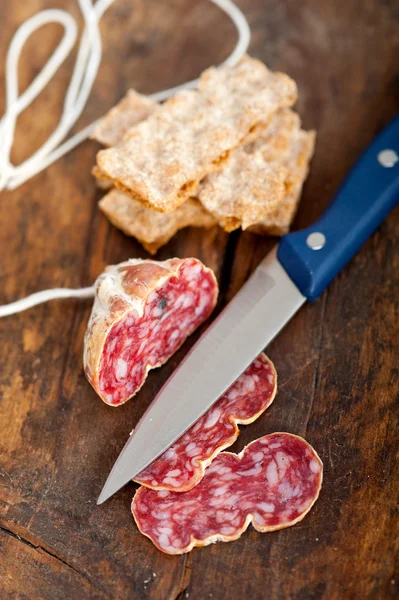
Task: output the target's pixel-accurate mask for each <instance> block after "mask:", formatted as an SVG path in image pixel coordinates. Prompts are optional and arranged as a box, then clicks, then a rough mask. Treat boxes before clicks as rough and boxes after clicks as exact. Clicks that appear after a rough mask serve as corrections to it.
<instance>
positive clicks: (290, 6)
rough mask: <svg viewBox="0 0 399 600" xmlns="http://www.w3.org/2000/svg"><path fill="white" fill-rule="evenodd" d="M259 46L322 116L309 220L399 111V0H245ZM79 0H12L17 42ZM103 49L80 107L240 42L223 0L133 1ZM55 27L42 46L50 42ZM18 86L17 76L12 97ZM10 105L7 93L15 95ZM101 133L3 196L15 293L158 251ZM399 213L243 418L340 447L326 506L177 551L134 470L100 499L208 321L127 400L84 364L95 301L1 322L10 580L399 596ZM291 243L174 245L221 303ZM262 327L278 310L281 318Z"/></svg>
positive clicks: (166, 592)
mask: <svg viewBox="0 0 399 600" xmlns="http://www.w3.org/2000/svg"><path fill="white" fill-rule="evenodd" d="M238 4H239V5H240V7H242V9H243V10H244V11H245V13H246V15H247V16H248V19H249V21H250V24H251V27H252V31H253V40H252V46H251V52H252V54H254V55H255V56H257V57H259V58H261V59H262V60H264V61H265V62H266V63H267V64H268V65H269V66H270V67H272V68H274V69H280V70H284V71H286V72H288V73H289V74H290V75H292V76H293V77H294V78H295V79H296V80H297V81H298V85H299V90H300V99H299V102H298V110H299V112H300V114H301V115H302V117H303V121H304V124H305V126H306V127H315V128H316V129H317V130H318V140H317V148H316V155H315V158H314V161H313V164H312V170H311V174H310V177H309V180H308V182H307V184H306V187H305V192H304V197H303V201H302V203H301V206H300V210H299V213H298V217H297V219H296V223H295V226H296V227H297V228H299V227H303V226H306V225H308V224H309V223H310V222H311V221H312V220H314V219H315V218H317V216H318V215H319V214H320V213H321V211H322V210H323V208H324V207H325V206H326V204H327V203H328V201H329V200H330V199H331V197H332V195H333V192H334V190H335V189H336V187H337V185H338V184H339V182H340V180H341V179H342V177H343V175H344V174H345V172H346V171H347V170H348V168H349V167H350V166H351V164H352V163H353V162H354V160H355V159H356V157H357V156H358V154H359V153H360V152H361V150H362V149H363V148H364V147H365V146H366V145H367V143H368V142H369V141H371V139H372V138H373V136H374V135H375V133H376V132H377V131H378V130H379V129H380V128H381V127H382V126H383V125H384V124H385V123H386V122H388V120H389V119H390V118H391V117H392V116H393V115H394V113H395V110H396V111H397V108H398V100H399V76H398V70H397V56H398V51H399V27H398V25H399V14H398V10H397V4H396V2H395V1H394V0H385V1H384V2H378V0H370V1H369V2H360V1H359V0H347V1H346V2H338V1H337V0H335V1H331V2H328V3H320V2H317V1H316V0H304V1H303V2H301V3H298V2H294V1H293V0H286V1H282V2H278V3H276V2H273V1H272V0H240V1H239V2H238ZM49 7H60V8H68V10H69V9H70V10H71V12H72V13H73V14H74V15H75V16H77V17H78V16H79V15H78V10H77V5H76V3H75V2H73V1H72V0H51V1H50V0H30V1H28V2H24V3H16V2H15V3H11V2H9V3H5V2H3V3H0V20H1V24H2V32H3V35H2V36H0V57H2V60H1V65H0V69H1V70H2V71H1V73H0V80H1V81H3V75H4V57H5V53H6V49H7V46H8V43H9V41H10V39H11V36H12V34H13V32H14V31H15V29H16V27H17V26H18V25H19V24H20V23H22V21H23V20H25V19H26V18H28V17H29V16H31V15H32V14H34V13H35V12H36V11H38V10H41V9H43V8H49ZM101 28H102V34H103V39H104V57H103V62H102V65H101V68H100V72H99V76H98V79H97V81H96V84H95V87H94V89H93V93H92V95H91V99H90V103H89V105H88V107H87V108H86V110H85V113H84V115H83V116H82V118H81V119H80V123H79V126H81V125H83V124H85V123H88V122H90V121H91V120H93V119H95V118H97V117H98V116H100V115H101V114H102V113H104V112H105V111H106V110H107V109H108V108H109V107H110V106H112V105H113V104H114V103H115V102H116V101H117V100H118V99H119V98H120V97H121V96H122V95H123V94H124V92H125V90H126V89H127V88H128V87H132V86H133V87H136V88H137V89H138V90H139V91H143V92H151V91H155V90H157V89H160V88H162V87H167V86H170V85H174V84H177V83H180V82H182V81H184V80H186V79H188V78H192V77H195V76H196V75H197V74H198V73H199V72H200V71H201V70H202V69H203V68H205V67H206V66H207V65H208V64H211V63H213V62H217V61H220V60H222V59H223V58H225V57H226V56H227V54H228V52H229V51H230V49H231V48H232V46H233V44H234V40H235V33H234V29H233V27H232V26H231V24H230V23H229V22H228V20H227V19H226V18H225V17H224V16H223V14H222V13H220V11H218V10H217V9H216V8H215V7H214V6H212V5H211V4H210V3H207V2H205V0H201V1H195V0H173V1H170V2H168V3H161V2H156V1H155V0H147V1H146V2H144V0H135V1H134V2H128V1H127V0H118V1H117V2H116V3H115V5H114V6H113V7H112V8H111V9H110V10H109V12H108V14H107V15H106V16H105V17H104V19H103V22H102V26H101ZM59 39H60V31H59V29H57V28H51V27H46V28H44V29H43V31H42V33H40V34H37V35H36V38H34V39H33V40H32V41H31V42H30V44H29V46H28V47H27V49H26V52H24V54H23V58H22V64H21V68H20V77H21V88H22V89H23V88H24V86H26V85H27V83H28V82H29V81H30V80H31V78H32V77H33V76H34V75H35V74H36V73H37V70H38V69H39V68H40V65H41V64H43V61H44V60H45V59H46V57H47V56H48V53H49V52H50V50H51V49H52V48H53V47H54V45H55V43H56V42H57V40H59ZM39 41H40V43H39ZM72 64H73V63H72V59H69V60H67V61H66V63H65V64H64V65H63V66H62V67H61V68H60V71H59V73H58V74H57V78H56V80H55V81H54V84H52V85H51V86H50V87H49V88H48V90H46V91H45V92H44V93H43V94H42V95H41V96H40V97H39V99H38V100H37V101H36V102H35V103H34V105H33V106H32V109H28V110H27V111H26V113H24V114H23V115H22V116H21V119H20V122H19V125H18V132H17V133H18V135H17V139H16V144H15V148H14V151H13V158H14V160H16V161H19V160H21V159H22V158H23V157H25V156H27V155H28V154H29V153H30V152H31V151H32V150H33V149H34V148H36V147H37V146H38V145H39V144H40V142H41V141H42V140H43V139H44V137H45V136H46V134H47V133H48V132H49V131H51V129H52V128H53V127H54V125H55V123H56V120H57V117H58V115H59V107H60V104H61V101H62V96H63V93H64V90H65V86H66V85H67V83H68V80H69V77H70V73H71V67H72ZM3 96H4V94H1V95H0V102H2V101H3ZM2 109H3V105H2V106H0V112H1V111H2ZM96 150H97V147H96V145H95V144H94V143H92V142H86V143H84V144H82V145H81V146H80V147H79V148H77V149H76V150H74V151H73V152H72V153H70V154H69V155H68V156H66V157H64V158H63V159H62V160H60V161H58V162H57V163H56V164H55V165H53V166H51V167H50V168H48V169H47V170H46V171H45V172H44V173H42V174H41V175H39V176H37V177H35V178H34V179H32V180H31V181H30V182H28V183H27V184H25V185H24V186H22V187H21V188H19V189H17V190H16V191H14V192H3V193H2V194H1V196H0V208H1V210H2V215H3V227H2V228H1V229H0V248H1V254H2V261H1V265H0V282H1V289H0V303H4V302H8V301H12V300H13V299H15V298H18V297H21V296H23V295H25V294H27V293H30V292H33V291H36V290H39V289H43V288H47V287H53V286H76V287H78V286H81V285H88V284H90V283H91V282H92V281H93V279H94V278H95V277H96V276H97V275H98V273H99V272H100V271H101V270H102V269H103V268H104V266H105V265H107V264H110V263H115V262H119V261H121V260H125V259H126V258H128V257H137V256H144V255H145V253H144V252H143V250H142V249H141V247H140V246H139V245H138V244H136V243H135V242H134V241H132V240H130V239H128V238H126V237H125V236H123V235H122V234H121V233H120V232H118V231H117V230H116V229H114V228H113V227H112V226H110V225H109V224H108V223H107V221H106V219H105V218H104V217H103V216H102V215H101V214H100V212H99V211H98V210H97V202H98V199H99V197H100V195H99V192H97V191H96V190H95V187H94V185H93V181H92V177H91V176H90V168H91V166H92V164H93V162H94V156H95V153H96ZM398 239H399V211H398V209H396V210H395V211H394V212H393V213H392V214H391V215H390V217H389V218H388V219H387V221H386V222H385V223H384V224H383V225H382V227H381V228H380V229H379V231H378V232H377V233H376V234H375V235H374V236H373V237H372V239H371V240H369V242H368V243H367V244H366V245H365V246H364V248H363V249H362V250H361V252H360V253H359V254H358V256H357V257H356V258H355V259H354V260H353V261H352V262H351V264H350V265H349V267H348V268H346V269H345V271H344V272H343V273H342V274H341V275H340V276H339V277H338V278H337V279H336V281H334V283H333V284H332V285H331V287H330V288H329V290H328V291H327V292H326V293H325V294H324V295H323V296H322V297H321V298H320V299H319V300H318V301H317V302H316V303H314V304H312V305H308V306H305V307H304V308H303V309H302V310H301V311H300V313H299V314H298V315H297V316H296V318H295V319H294V320H293V321H292V322H291V323H290V324H289V325H288V326H287V328H286V329H285V330H284V331H283V332H282V333H281V334H280V336H279V337H278V339H276V340H275V342H274V343H273V344H272V345H271V346H270V349H269V350H268V353H269V355H270V356H271V358H272V359H273V360H274V361H275V364H276V367H277V370H278V373H279V393H278V397H277V399H276V401H275V403H274V404H273V406H272V407H271V409H270V410H269V411H268V412H267V413H266V414H265V415H264V416H263V417H262V418H261V419H259V420H258V421H257V422H256V423H254V424H253V425H251V426H250V427H247V428H244V429H243V431H242V434H241V436H240V439H239V440H238V442H237V443H236V444H235V447H234V449H241V448H242V447H243V446H244V445H245V444H246V443H248V442H249V441H250V440H251V439H254V438H255V437H258V436H260V435H262V434H265V433H270V432H272V431H276V430H277V431H278V430H280V431H281V430H282V431H290V432H294V433H299V434H301V435H304V436H305V437H306V439H307V440H308V441H309V442H310V443H312V444H313V445H314V446H315V448H316V449H317V450H318V452H319V453H320V455H321V457H322V459H323V461H324V464H325V483H324V487H323V490H322V494H321V497H320V499H319V501H318V502H317V504H316V505H315V508H314V510H313V511H312V512H311V513H310V514H309V515H308V516H307V517H306V519H305V520H304V521H303V522H301V523H300V524H298V525H297V526H295V527H293V528H291V529H288V530H285V531H281V532H276V533H273V534H270V535H260V534H258V533H256V532H255V531H252V530H251V531H248V532H247V533H246V534H245V535H244V536H243V537H242V538H241V539H240V540H238V541H237V542H234V543H231V544H218V545H215V546H212V547H208V548H205V549H199V550H194V551H193V552H192V553H191V554H190V555H189V556H184V557H168V556H165V555H163V554H161V553H160V552H158V551H157V550H156V549H155V547H153V546H152V544H151V543H150V542H149V540H147V539H146V538H144V537H142V536H141V535H139V533H138V531H137V529H136V527H135V526H134V524H133V522H132V518H131V515H130V512H129V505H130V501H131V497H132V495H133V491H134V489H135V486H134V485H133V484H132V485H130V486H127V487H126V488H125V489H123V490H122V491H121V492H120V493H118V494H117V495H115V496H114V497H113V498H112V499H111V500H110V501H109V502H107V503H105V504H104V505H102V506H101V507H97V506H96V504H95V499H96V497H97V495H98V493H99V491H100V489H101V486H102V484H103V482H104V479H105V477H106V475H107V473H108V471H109V469H110V468H111V466H112V464H113V462H114V460H115V458H116V456H117V454H118V452H119V450H120V449H121V447H122V446H123V444H124V442H125V438H126V435H127V433H128V431H129V430H130V429H131V428H132V427H133V426H134V424H135V423H136V422H137V420H138V418H139V417H140V416H141V414H142V413H143V411H144V409H145V408H146V406H147V405H148V404H149V402H150V401H151V399H152V398H153V396H154V394H155V392H156V391H157V390H158V389H159V388H160V387H161V385H162V383H163V382H164V381H165V380H166V378H167V377H168V376H169V374H170V373H171V372H172V371H173V369H174V368H175V367H176V366H177V365H178V363H179V361H180V360H181V358H182V357H183V356H184V354H185V353H186V352H187V349H188V348H189V347H190V345H191V344H192V343H193V342H194V340H195V339H196V337H197V336H193V337H192V338H191V339H190V340H189V341H188V342H187V343H186V344H185V346H184V347H183V348H182V349H181V350H180V351H179V352H178V353H177V354H176V356H174V357H173V359H171V361H170V362H169V363H168V364H167V365H165V366H164V367H163V368H162V369H161V370H158V371H156V372H152V373H151V374H150V376H149V378H148V380H147V383H146V385H145V387H144V388H143V389H142V390H141V391H140V393H139V395H138V396H137V399H136V400H135V401H132V402H130V403H127V404H126V405H124V406H122V407H119V408H118V409H110V408H109V407H107V406H105V405H104V404H103V403H102V402H101V401H100V400H99V399H98V397H97V396H96V394H95V393H94V391H93V390H92V389H91V388H90V386H89V385H88V383H87V382H86V380H85V378H84V375H83V372H82V340H83V335H84V330H85V326H86V322H87V318H88V314H89V311H90V306H89V304H90V303H89V302H77V301H76V302H75V301H58V302H53V303H50V304H48V305H43V306H40V307H37V308H35V309H32V310H30V311H28V312H25V313H21V314H19V315H16V316H14V317H12V318H8V319H4V320H1V321H0V347H1V350H0V394H1V401H0V525H1V530H0V592H1V593H0V595H1V598H5V599H6V600H9V599H10V600H11V599H12V600H14V598H15V599H20V598H21V599H24V600H38V599H39V600H41V599H43V600H50V599H51V600H53V599H54V598H56V599H58V598H62V599H63V600H69V599H76V598H79V600H80V599H82V600H86V599H90V600H91V599H96V600H97V598H98V599H106V598H107V599H108V598H112V599H117V600H119V599H125V598H129V599H136V598H137V599H140V600H141V599H145V598H151V599H155V600H165V599H171V600H174V599H178V598H179V599H180V600H183V599H185V598H190V599H191V600H203V599H206V598H211V599H212V600H223V599H225V598H233V599H235V598H237V599H242V598H245V599H246V598H251V600H252V599H264V598H268V599H269V598H270V599H271V600H280V599H281V600H283V599H284V600H285V599H291V598H292V599H295V600H307V599H323V600H335V599H342V598H344V599H345V598H348V599H352V598H365V599H372V600H374V599H380V598H381V599H388V598H395V597H397V594H398V584H397V582H398V578H399V575H398V572H397V568H398V566H397V562H396V563H395V560H397V553H398V543H397V540H398V511H397V506H398V504H397V502H398V475H399V473H398V467H397V451H398V443H397V431H398V410H397V399H398V396H399V370H398V354H399V319H398V297H399V259H398V256H399V242H398ZM272 244H273V241H272V240H267V239H262V238H259V237H257V236H255V235H253V234H248V233H244V234H238V233H234V234H233V235H231V236H230V238H228V236H227V235H226V234H225V233H223V232H221V231H219V230H217V229H213V230H210V231H208V232H202V231H197V230H193V231H182V232H180V233H179V234H178V235H177V236H176V237H175V238H174V239H173V240H172V241H171V242H170V243H169V244H168V245H167V246H166V247H165V248H163V249H162V250H161V252H160V253H159V257H160V258H161V259H163V258H167V257H170V256H174V255H176V256H182V257H184V256H197V257H199V258H200V259H201V260H203V261H204V262H205V263H206V264H207V265H209V266H211V267H212V268H214V269H215V271H216V273H217V275H218V277H219V281H220V282H221V288H222V293H221V298H220V303H219V307H218V309H220V308H221V307H222V306H223V305H224V304H225V303H226V302H227V301H228V300H229V299H230V298H231V297H233V295H234V294H235V293H236V292H237V290H238V289H239V288H240V287H241V285H242V284H243V283H244V281H245V280H246V278H247V277H248V275H249V274H250V273H251V272H252V271H253V269H254V268H255V266H256V265H257V264H258V263H259V261H260V260H261V259H262V258H263V256H264V255H265V254H266V252H267V251H268V250H269V249H270V247H271V246H272ZM260 326H261V324H260Z"/></svg>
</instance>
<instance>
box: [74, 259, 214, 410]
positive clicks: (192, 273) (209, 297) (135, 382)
mask: <svg viewBox="0 0 399 600" xmlns="http://www.w3.org/2000/svg"><path fill="white" fill-rule="evenodd" d="M95 288H96V295H95V300H94V305H93V310H92V313H91V316H90V319H89V324H88V328H87V331H86V336H85V347H84V368H85V373H86V376H87V378H88V380H89V382H90V383H91V385H92V386H93V388H94V389H95V390H96V392H97V393H98V394H99V396H100V397H101V398H102V399H103V400H104V402H106V403H107V404H110V405H112V406H117V405H118V404H122V403H123V402H126V400H128V399H129V398H130V397H132V396H133V395H134V394H135V393H136V392H137V391H138V390H139V389H140V388H141V386H142V385H143V383H144V381H145V379H146V376H147V373H148V371H149V370H150V369H154V368H155V367H159V366H160V365H162V364H164V363H165V362H166V361H167V360H168V359H169V358H170V357H171V356H172V354H174V352H176V350H177V349H178V348H179V347H180V346H181V345H182V343H183V342H184V341H185V339H186V338H187V336H188V335H190V334H191V333H192V332H193V331H194V330H195V329H196V328H197V327H198V326H199V325H201V323H203V321H205V319H206V318H207V317H208V316H209V315H210V313H211V312H212V310H213V308H214V306H215V304H216V299H217V294H218V286H217V281H216V278H215V276H214V274H213V272H212V271H211V270H210V269H208V268H207V267H205V266H204V265H203V264H202V263H201V262H200V261H199V260H197V259H195V258H188V259H178V258H173V259H169V260H166V261H164V262H157V261H153V260H140V259H131V260H128V261H126V262H123V263H120V264H119V265H115V266H110V267H107V269H106V270H105V271H104V273H103V274H102V275H100V277H99V278H98V279H97V281H96V284H95Z"/></svg>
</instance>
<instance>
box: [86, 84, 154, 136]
mask: <svg viewBox="0 0 399 600" xmlns="http://www.w3.org/2000/svg"><path fill="white" fill-rule="evenodd" d="M157 107H158V103H157V102H155V101H154V100H151V98H149V97H148V96H143V95H142V94H139V93H137V92H136V91H135V90H128V91H127V93H126V95H125V96H124V97H123V98H122V100H120V102H118V104H116V105H115V106H114V107H113V108H111V110H110V111H108V112H107V114H106V115H105V116H104V117H103V118H102V119H100V121H99V123H98V124H97V125H96V127H95V129H94V131H93V133H92V134H91V136H90V137H91V139H93V140H96V141H97V142H99V143H100V144H103V145H104V146H114V145H115V144H118V143H119V142H120V141H121V140H122V139H123V136H124V135H125V133H126V132H127V131H128V130H129V129H130V128H131V127H133V125H136V124H137V123H140V121H144V120H145V119H146V118H147V117H149V116H150V114H151V113H153V112H154V110H155V109H156V108H157Z"/></svg>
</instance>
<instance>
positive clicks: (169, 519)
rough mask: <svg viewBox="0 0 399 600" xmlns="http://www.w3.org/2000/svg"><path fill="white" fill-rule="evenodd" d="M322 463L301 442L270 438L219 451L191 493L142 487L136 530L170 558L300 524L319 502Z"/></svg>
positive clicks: (285, 435)
mask: <svg viewBox="0 0 399 600" xmlns="http://www.w3.org/2000/svg"><path fill="white" fill-rule="evenodd" d="M322 477H323V465H322V462H321V460H320V458H319V456H318V455H317V453H316V452H315V450H314V449H313V448H312V446H310V445H309V444H308V443H307V442H306V441H305V440H304V439H302V438H300V437H298V436H296V435H292V434H290V433H273V434H271V435H266V436H264V437H261V438H259V439H258V440H255V441H254V442H252V443H251V444H249V445H248V446H247V447H246V448H245V449H244V450H243V451H242V452H241V453H240V454H238V455H237V454H232V453H230V452H222V453H221V454H219V456H218V457H217V458H215V460H214V461H213V462H212V464H211V465H210V466H209V467H208V468H207V469H206V471H205V476H204V478H203V479H202V480H201V481H200V483H199V484H198V485H197V486H196V487H194V488H193V489H192V490H190V491H189V492H184V493H179V492H169V491H166V490H164V491H155V490H149V489H148V488H145V487H141V488H139V490H138V491H137V492H136V494H135V496H134V498H133V502H132V513H133V517H134V519H135V521H136V523H137V526H138V528H139V530H140V531H141V533H143V534H144V535H146V536H147V537H149V538H150V540H151V541H152V542H153V543H154V544H155V546H156V547H157V548H159V550H162V551H163V552H166V553H167V554H183V553H185V552H189V551H190V550H191V549H192V548H193V547H194V546H206V545H208V544H211V543H213V542H217V541H223V542H230V541H233V540H236V539H238V538H239V537H240V536H241V534H242V533H243V532H244V531H245V530H246V529H247V527H248V525H249V524H250V523H252V525H253V526H254V528H255V529H256V530H257V531H260V532H267V531H275V530H277V529H284V528H285V527H290V526H291V525H294V524H295V523H298V521H300V520H301V519H303V517H304V516H305V515H306V513H307V512H309V510H310V509H311V507H312V506H313V504H314V503H315V501H316V500H317V498H318V495H319V492H320V488H321V483H322Z"/></svg>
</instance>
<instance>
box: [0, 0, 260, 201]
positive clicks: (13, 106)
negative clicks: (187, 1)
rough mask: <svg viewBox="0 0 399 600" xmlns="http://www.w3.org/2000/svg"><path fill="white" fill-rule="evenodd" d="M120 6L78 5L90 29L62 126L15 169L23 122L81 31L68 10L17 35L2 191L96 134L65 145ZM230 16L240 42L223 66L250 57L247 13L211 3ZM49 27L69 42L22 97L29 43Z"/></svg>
mask: <svg viewBox="0 0 399 600" xmlns="http://www.w3.org/2000/svg"><path fill="white" fill-rule="evenodd" d="M114 1H115V0H98V1H97V2H96V3H95V4H92V3H91V0H78V2H79V6H80V9H81V11H82V15H83V19H84V23H85V28H84V31H83V34H82V37H81V41H80V45H79V51H78V55H77V58H76V62H75V66H74V70H73V74H72V77H71V81H70V84H69V87H68V91H67V94H66V97H65V101H64V110H63V112H62V115H61V118H60V121H59V123H58V125H57V127H56V129H55V130H54V131H53V133H52V134H51V135H50V136H49V138H48V139H47V140H46V142H45V143H44V144H43V145H42V146H41V147H40V148H39V150H37V151H36V152H35V153H34V154H33V155H32V156H30V157H29V158H28V159H27V160H25V161H24V162H23V163H21V164H20V165H18V166H15V165H13V164H12V163H11V161H10V152H11V148H12V144H13V140H14V131H15V124H16V120H17V118H18V116H19V115H20V114H21V112H22V111H23V110H25V108H26V107H27V106H29V104H31V102H32V101H33V100H34V99H35V98H36V97H37V96H38V95H39V94H40V92H41V91H42V90H43V89H44V88H45V87H46V85H47V84H48V83H49V81H50V80H51V79H52V78H53V76H54V75H55V73H56V71H57V70H58V68H59V67H60V65H61V64H62V63H63V62H64V60H65V59H66V58H67V56H68V55H69V53H70V51H71V49H72V47H73V46H74V44H75V41H76V36H77V25H76V23H75V21H74V19H73V18H72V17H71V15H69V14H68V13H67V12H65V11H63V10H57V9H54V10H52V9H51V10H44V11H42V12H40V13H38V14H37V15H34V16H33V17H31V18H30V19H28V20H27V21H26V22H25V23H24V24H23V25H21V26H20V27H19V29H18V30H17V32H16V33H15V35H14V37H13V39H12V41H11V44H10V47H9V50H8V53H7V59H6V111H5V114H4V116H3V117H2V119H1V121H0V190H2V189H4V188H7V189H9V190H12V189H15V188H16V187H18V186H19V185H21V184H22V183H24V182H25V181H27V180H28V179H30V178H31V177H33V176H34V175H36V174H37V173H40V172H41V171H43V170H44V169H45V168H46V167H48V166H49V165H50V164H52V163H53V162H54V161H56V160H57V159H58V158H60V157H61V156H63V155H64V154H66V153H67V152H69V151H70V150H71V149H72V148H75V146H77V145H78V144H80V143H81V142H82V141H83V140H85V139H86V138H87V137H88V136H89V135H90V133H91V132H92V131H93V129H94V127H95V125H96V123H92V124H91V125H89V126H88V127H86V128H85V129H83V130H82V131H80V132H79V133H77V134H76V135H74V136H72V137H70V138H69V139H68V140H66V141H65V142H63V143H61V142H62V140H63V139H64V138H65V136H66V135H67V133H68V132H69V131H70V130H71V128H72V127H73V125H74V124H75V123H76V121H77V120H78V118H79V117H80V115H81V113H82V111H83V109H84V107H85V105H86V102H87V99H88V97H89V94H90V91H91V89H92V87H93V84H94V80H95V78H96V75H97V71H98V68H99V66H100V62H101V52H102V48H101V36H100V31H99V27H98V25H99V22H100V19H101V17H102V16H103V14H104V13H105V11H106V10H107V9H108V8H109V6H110V5H111V4H112V3H113V2H114ZM211 2H213V3H214V4H216V5H217V6H218V7H219V8H221V9H222V10H223V11H224V12H225V13H227V14H228V15H229V17H230V18H231V20H232V21H233V23H234V25H235V26H236V28H237V31H238V41H237V44H236V47H235V48H234V50H233V52H232V53H231V54H230V56H229V57H228V58H227V60H226V61H225V62H224V63H223V64H230V65H232V64H235V63H236V62H237V61H238V60H239V59H240V58H241V57H242V56H243V54H244V53H245V51H246V49H247V48H248V44H249V41H250V29H249V26H248V23H247V20H246V19H245V17H244V15H243V14H242V12H241V11H240V10H239V9H238V8H237V6H236V5H235V4H234V3H233V2H232V1H231V0H211ZM48 23H58V24H59V25H62V26H63V27H64V36H63V38H62V40H61V42H60V43H59V45H58V46H57V48H56V50H55V51H54V53H53V54H52V56H51V57H50V58H49V60H48V61H47V63H46V64H45V65H44V67H43V68H42V70H41V71H40V73H39V74H38V75H37V76H36V77H35V79H34V80H33V81H32V83H31V84H30V85H29V87H28V88H27V89H26V90H25V92H24V93H23V94H22V95H21V96H18V61H19V58H20V54H21V52H22V49H23V47H24V45H25V43H26V41H27V39H28V38H29V37H30V36H31V35H32V33H34V32H35V31H36V30H37V29H39V28H40V27H43V25H46V24H48ZM197 83H198V79H194V80H193V81H189V82H187V83H184V84H182V85H178V86H176V87H174V88H170V89H167V90H162V91H160V92H156V93H155V94H152V98H154V100H157V101H162V100H165V99H166V98H169V97H170V96H172V95H173V94H174V93H176V92H177V91H178V90H180V89H183V88H194V87H195V86H196V85H197Z"/></svg>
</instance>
